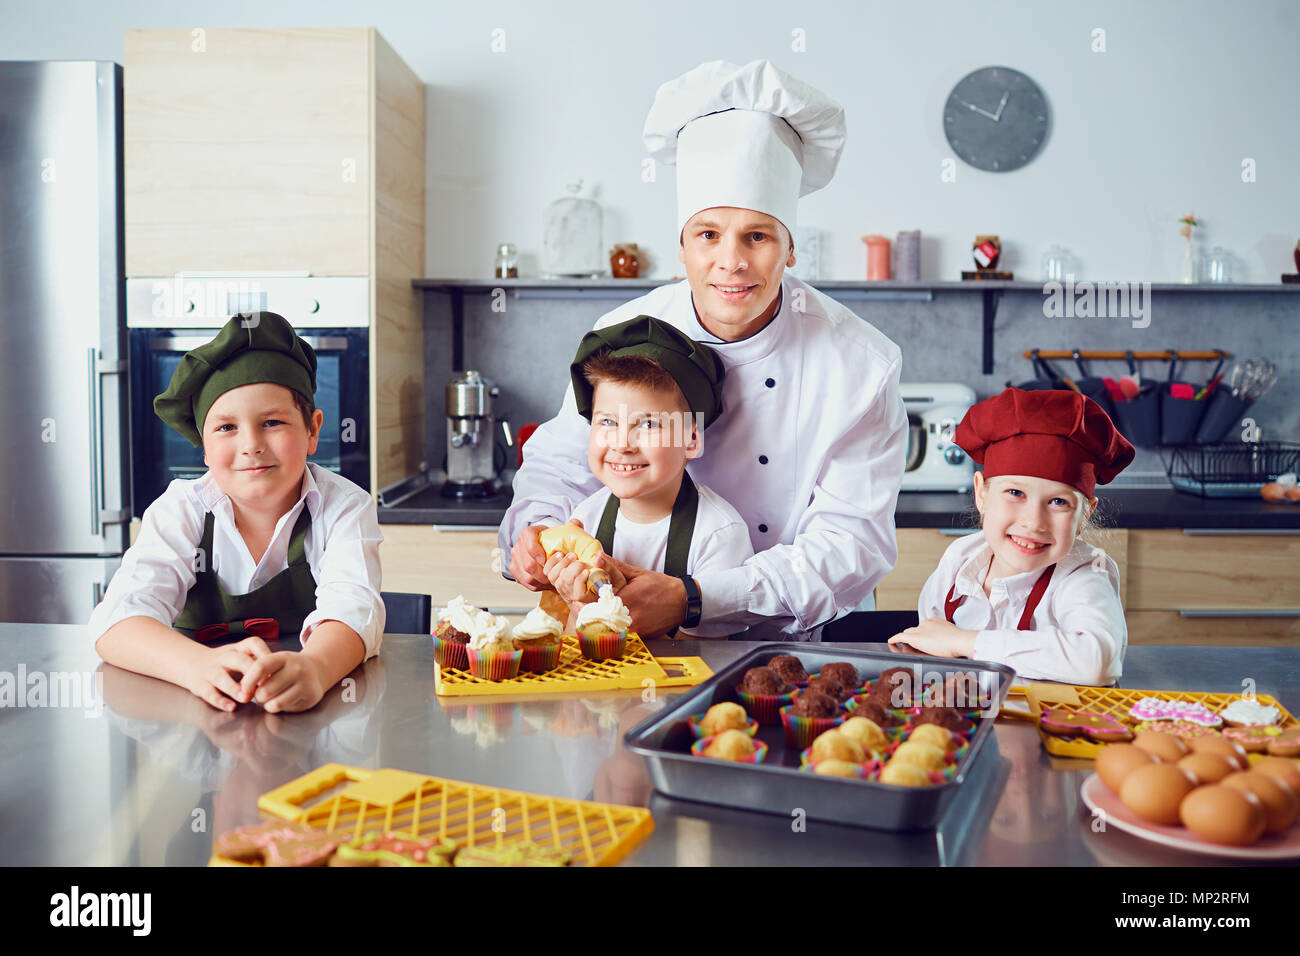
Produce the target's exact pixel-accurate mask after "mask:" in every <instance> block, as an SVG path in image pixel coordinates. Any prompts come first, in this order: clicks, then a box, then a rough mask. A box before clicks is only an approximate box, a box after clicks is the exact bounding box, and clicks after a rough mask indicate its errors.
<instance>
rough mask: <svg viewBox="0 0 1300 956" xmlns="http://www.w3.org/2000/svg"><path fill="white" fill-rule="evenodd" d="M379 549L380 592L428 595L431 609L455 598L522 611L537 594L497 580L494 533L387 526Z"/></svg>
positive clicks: (531, 605)
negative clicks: (382, 588) (460, 596)
mask: <svg viewBox="0 0 1300 956" xmlns="http://www.w3.org/2000/svg"><path fill="white" fill-rule="evenodd" d="M380 530H381V531H382V532H383V534H384V543H383V544H381V545H380V546H379V558H380V563H381V565H382V566H383V582H384V584H383V587H384V590H385V591H406V592H413V593H417V594H429V595H432V597H433V606H434V608H435V610H436V609H437V608H439V607H441V606H443V605H445V604H446V603H447V602H448V601H449V600H451V599H452V598H454V597H455V596H456V595H457V594H460V595H463V596H464V598H465V600H466V601H468V602H469V603H470V604H474V605H477V606H478V607H483V608H492V609H494V610H496V611H498V612H501V611H503V610H512V611H526V610H527V609H529V608H534V607H536V606H537V600H538V595H537V593H536V592H534V591H529V590H528V589H527V588H525V587H523V586H522V585H519V584H515V583H514V582H513V581H507V580H506V579H505V578H503V577H502V576H501V562H502V560H503V559H504V561H505V562H506V563H507V564H508V563H509V560H510V556H509V555H508V554H507V555H504V558H503V556H501V555H499V554H498V553H497V533H496V531H495V530H492V531H457V530H447V529H445V528H435V527H433V526H432V525H418V524H386V525H382V526H381V528H380Z"/></svg>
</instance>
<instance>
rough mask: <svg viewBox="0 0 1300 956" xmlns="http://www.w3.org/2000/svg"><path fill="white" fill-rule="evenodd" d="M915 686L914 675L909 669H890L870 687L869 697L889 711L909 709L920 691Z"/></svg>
mask: <svg viewBox="0 0 1300 956" xmlns="http://www.w3.org/2000/svg"><path fill="white" fill-rule="evenodd" d="M916 685H917V680H916V675H915V674H914V673H913V672H912V669H911V668H910V667H891V668H889V669H888V670H887V671H885V672H883V673H882V674H881V675H880V676H879V677H878V678H876V682H875V683H874V684H872V685H871V696H872V697H874V698H876V699H877V700H879V701H880V702H881V703H883V704H884V705H885V706H886V707H889V708H891V709H892V708H898V707H911V706H912V705H913V700H914V699H915V697H916V696H917V695H918V692H919V691H920V690H921V689H922V688H920V687H918V686H916Z"/></svg>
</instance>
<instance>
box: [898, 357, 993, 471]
mask: <svg viewBox="0 0 1300 956" xmlns="http://www.w3.org/2000/svg"><path fill="white" fill-rule="evenodd" d="M899 389H900V390H901V391H902V393H903V404H904V405H905V406H906V407H907V469H906V470H905V471H904V472H903V485H902V490H903V491H959V492H968V491H970V490H971V488H972V486H973V484H974V480H975V465H974V463H973V462H971V460H970V456H968V455H967V454H966V453H965V452H964V451H962V450H961V449H960V448H959V447H958V446H956V445H954V444H953V441H952V436H953V432H955V431H956V430H957V425H958V424H959V423H960V422H961V420H962V418H964V417H965V415H966V412H967V410H969V409H970V407H971V406H972V405H974V404H975V390H974V389H973V388H971V387H970V386H969V385H962V384H961V383H960V382H903V383H901V384H900V386H899Z"/></svg>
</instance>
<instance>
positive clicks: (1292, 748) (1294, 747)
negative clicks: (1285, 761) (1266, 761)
mask: <svg viewBox="0 0 1300 956" xmlns="http://www.w3.org/2000/svg"><path fill="white" fill-rule="evenodd" d="M1268 752H1269V753H1270V754H1271V755H1272V756H1274V757H1300V727H1290V728H1288V729H1287V730H1284V731H1282V733H1280V734H1278V735H1277V736H1276V737H1274V738H1273V740H1272V742H1271V743H1269V745H1268Z"/></svg>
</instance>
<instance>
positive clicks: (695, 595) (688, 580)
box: [678, 574, 704, 630]
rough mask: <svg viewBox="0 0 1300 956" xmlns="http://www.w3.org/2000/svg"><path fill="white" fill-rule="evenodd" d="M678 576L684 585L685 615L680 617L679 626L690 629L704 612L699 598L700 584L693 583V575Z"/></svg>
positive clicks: (698, 621) (696, 623) (697, 622)
mask: <svg viewBox="0 0 1300 956" xmlns="http://www.w3.org/2000/svg"><path fill="white" fill-rule="evenodd" d="M678 578H679V580H680V581H681V582H682V584H683V585H684V586H685V587H686V617H684V618H682V624H681V626H682V627H684V628H686V629H687V630H690V629H691V628H693V627H695V626H696V625H698V624H699V623H700V616H701V615H702V614H703V613H704V602H703V600H701V598H700V586H699V585H698V584H696V583H695V579H694V578H693V577H690V576H689V575H686V574H682V575H679V576H678Z"/></svg>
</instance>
